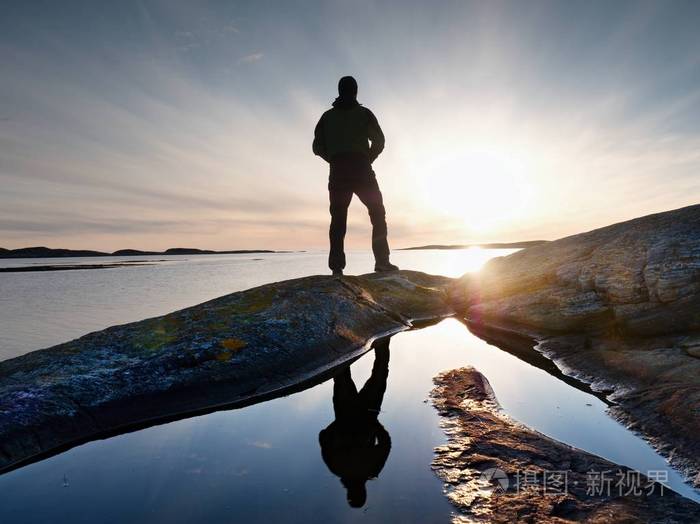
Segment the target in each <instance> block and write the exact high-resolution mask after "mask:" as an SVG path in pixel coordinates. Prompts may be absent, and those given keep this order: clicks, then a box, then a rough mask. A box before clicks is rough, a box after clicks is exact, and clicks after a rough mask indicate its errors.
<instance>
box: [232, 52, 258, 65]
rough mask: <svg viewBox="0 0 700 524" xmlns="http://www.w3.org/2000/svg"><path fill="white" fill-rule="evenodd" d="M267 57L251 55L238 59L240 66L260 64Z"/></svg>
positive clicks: (256, 54)
mask: <svg viewBox="0 0 700 524" xmlns="http://www.w3.org/2000/svg"><path fill="white" fill-rule="evenodd" d="M264 56H265V55H264V54H263V53H251V54H249V55H245V56H243V57H241V58H239V59H238V63H239V64H252V63H253V62H258V61H260V60H262V59H263V57H264Z"/></svg>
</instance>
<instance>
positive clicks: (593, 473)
mask: <svg viewBox="0 0 700 524" xmlns="http://www.w3.org/2000/svg"><path fill="white" fill-rule="evenodd" d="M435 384H436V387H435V389H434V390H433V392H432V394H431V398H432V400H433V404H434V405H435V407H436V408H437V409H438V411H439V413H440V415H441V418H442V421H443V427H444V429H445V430H446V432H447V435H448V443H447V444H446V445H444V446H440V447H438V448H437V449H436V455H435V459H434V462H433V468H434V469H435V471H436V473H437V474H438V476H439V477H440V478H442V479H443V481H444V482H445V486H446V492H447V496H448V498H449V499H450V501H451V502H452V503H453V504H454V505H455V507H456V508H457V509H458V511H459V513H458V514H457V515H456V516H455V517H454V518H453V521H454V522H455V523H458V522H503V523H509V522H532V523H535V522H536V523H557V524H560V523H566V522H590V523H601V524H607V523H609V522H664V523H679V524H680V523H685V522H700V505H698V504H696V503H695V502H692V501H690V500H688V499H685V498H683V497H681V496H680V495H678V494H676V493H675V492H673V491H670V490H669V489H668V488H665V487H662V486H661V485H660V484H658V483H655V482H653V479H649V478H648V477H646V476H645V475H643V474H640V473H638V472H635V471H632V470H630V469H629V468H627V467H625V466H621V465H617V464H614V463H612V462H610V461H608V460H605V459H603V458H601V457H598V456H595V455H592V454H590V453H587V452H585V451H582V450H580V449H577V448H573V447H571V446H568V445H566V444H562V443H561V442H557V441H556V440H553V439H551V438H549V437H547V436H546V435H543V434H541V433H538V432H536V431H533V430H531V429H528V428H527V427H524V426H522V425H521V424H518V423H517V422H515V421H513V420H512V419H510V418H508V417H507V416H505V415H504V414H503V413H502V412H501V411H500V407H499V405H498V401H497V399H496V398H495V396H494V394H493V390H492V389H491V387H490V385H489V383H488V381H487V380H486V377H484V376H483V375H481V373H479V372H478V371H476V370H474V369H473V368H462V369H457V370H452V371H448V372H445V373H443V374H441V375H440V376H438V377H437V378H436V379H435Z"/></svg>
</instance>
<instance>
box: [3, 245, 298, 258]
mask: <svg viewBox="0 0 700 524" xmlns="http://www.w3.org/2000/svg"><path fill="white" fill-rule="evenodd" d="M246 253H289V251H272V250H269V249H237V250H232V251H212V250H209V249H196V248H189V247H171V248H170V249H166V250H165V251H141V250H139V249H120V250H118V251H115V252H114V253H106V252H103V251H91V250H83V249H53V248H50V247H23V248H19V249H4V248H1V247H0V258H57V257H135V256H143V255H237V254H246Z"/></svg>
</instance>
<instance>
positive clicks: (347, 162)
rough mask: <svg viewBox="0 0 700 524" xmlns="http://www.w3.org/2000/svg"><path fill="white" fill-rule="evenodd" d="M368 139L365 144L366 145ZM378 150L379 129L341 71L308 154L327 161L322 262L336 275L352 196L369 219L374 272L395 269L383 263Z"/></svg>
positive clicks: (383, 226)
mask: <svg viewBox="0 0 700 524" xmlns="http://www.w3.org/2000/svg"><path fill="white" fill-rule="evenodd" d="M370 143H371V145H370ZM383 149H384V134H383V133H382V129H381V128H380V127H379V122H377V118H376V117H375V116H374V114H373V113H372V111H370V110H369V109H367V108H366V107H363V106H361V105H360V104H359V103H358V102H357V82H356V81H355V79H354V78H353V77H351V76H344V77H343V78H341V79H340V82H338V98H336V99H335V101H334V102H333V107H332V108H331V109H329V110H328V111H326V112H325V113H323V115H322V116H321V119H320V120H319V121H318V124H316V129H315V130H314V143H313V151H314V154H316V155H318V156H320V157H321V158H323V159H324V160H325V161H326V162H328V163H329V164H330V176H329V180H328V194H329V198H330V204H331V205H330V211H331V227H330V231H329V237H330V243H331V249H330V253H329V255H328V266H329V267H330V268H331V271H333V274H334V275H337V276H340V275H342V274H343V269H344V268H345V251H344V247H343V244H344V241H345V230H346V228H347V220H348V207H349V206H350V201H351V200H352V195H353V194H355V195H357V196H358V197H359V199H360V200H361V201H362V203H363V204H364V205H365V206H367V211H369V218H370V220H371V222H372V251H373V252H374V261H375V264H374V270H375V271H395V270H397V269H399V268H398V267H396V266H395V265H393V264H391V262H389V244H388V242H387V239H386V235H387V229H386V218H385V215H386V213H385V211H384V202H383V200H382V193H381V191H379V185H378V184H377V178H376V176H375V173H374V170H373V169H372V162H374V161H375V160H376V159H377V157H378V156H379V153H381V152H382V150H383Z"/></svg>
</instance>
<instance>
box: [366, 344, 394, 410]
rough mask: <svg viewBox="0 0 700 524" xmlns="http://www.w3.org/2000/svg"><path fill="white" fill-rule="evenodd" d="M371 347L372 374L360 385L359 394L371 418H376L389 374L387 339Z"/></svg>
mask: <svg viewBox="0 0 700 524" xmlns="http://www.w3.org/2000/svg"><path fill="white" fill-rule="evenodd" d="M372 347H373V348H374V365H373V366H372V374H371V375H370V377H369V378H368V379H367V382H365V385H364V386H362V389H361V390H360V392H359V396H360V398H361V399H362V403H363V404H364V407H365V408H366V409H367V411H369V412H370V413H371V416H372V417H373V418H376V417H377V416H378V415H379V411H380V410H381V408H382V400H383V399H384V392H385V391H386V381H387V377H388V376H389V339H388V338H383V339H381V340H378V341H376V342H375V343H374V344H373V346H372Z"/></svg>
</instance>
